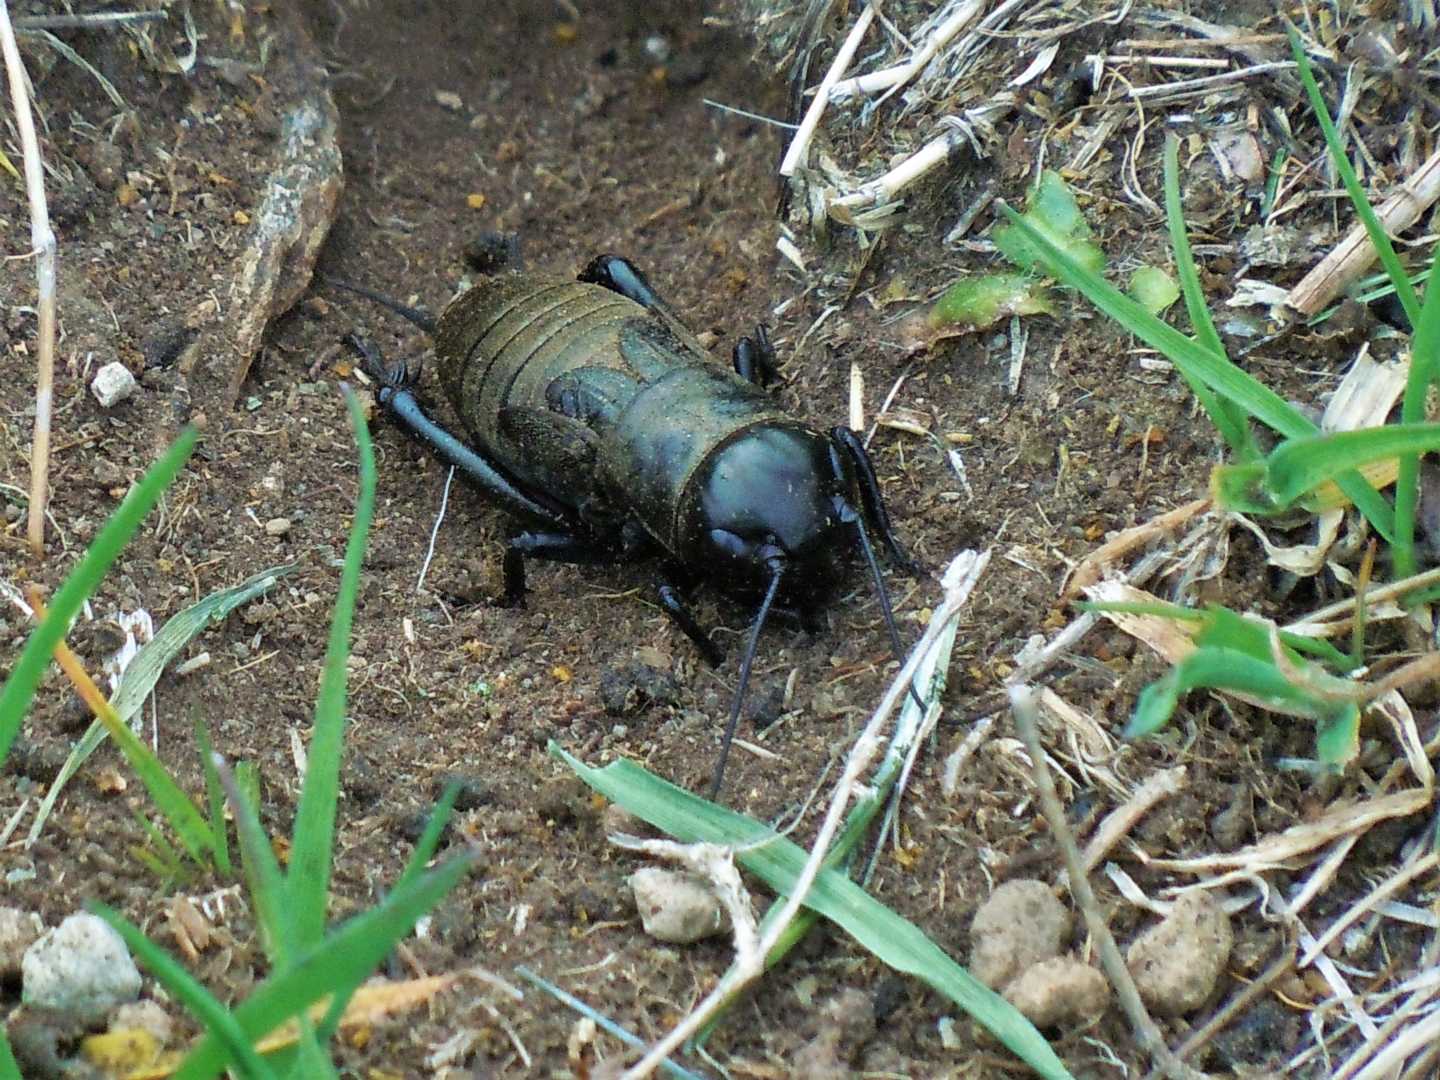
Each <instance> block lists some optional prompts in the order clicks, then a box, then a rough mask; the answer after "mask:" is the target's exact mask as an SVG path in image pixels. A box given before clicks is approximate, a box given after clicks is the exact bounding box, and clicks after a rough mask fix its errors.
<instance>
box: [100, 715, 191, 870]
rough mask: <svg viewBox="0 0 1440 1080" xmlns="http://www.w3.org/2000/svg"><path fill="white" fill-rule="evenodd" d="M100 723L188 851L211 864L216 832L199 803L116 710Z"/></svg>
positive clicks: (104, 717)
mask: <svg viewBox="0 0 1440 1080" xmlns="http://www.w3.org/2000/svg"><path fill="white" fill-rule="evenodd" d="M100 722H101V723H102V724H104V725H105V730H106V731H108V732H109V734H110V738H111V739H113V740H114V741H115V745H116V746H117V747H119V748H120V752H121V753H122V754H124V755H125V760H126V761H127V762H128V763H129V765H130V768H132V769H134V770H135V775H136V776H138V777H139V778H140V782H141V783H142V784H144V785H145V790H146V792H147V793H148V794H149V796H150V801H151V802H153V803H154V804H155V808H156V809H157V810H159V811H160V814H161V816H162V817H164V819H165V820H166V821H167V822H168V823H169V824H170V828H172V829H174V830H175V835H176V836H178V837H179V838H180V843H181V846H183V847H184V848H185V851H186V853H187V854H189V856H190V857H191V858H192V859H194V860H195V861H196V862H197V863H198V864H200V865H201V866H208V865H209V864H210V858H211V856H212V855H213V854H214V852H215V834H214V833H212V832H211V831H210V823H209V821H207V820H206V819H205V815H204V814H202V813H201V812H200V809H199V807H197V806H196V805H195V800H193V799H192V798H190V796H189V795H187V794H185V791H184V789H183V788H181V787H180V785H179V784H177V783H176V782H175V778H174V777H173V776H171V775H170V772H169V770H168V769H166V768H165V764H164V762H162V761H161V760H160V759H159V758H158V757H156V756H155V752H154V751H153V750H151V749H150V748H149V747H148V746H146V745H145V744H144V743H143V742H141V741H140V739H139V738H138V737H137V736H136V734H135V733H134V732H133V731H131V730H130V728H129V727H127V726H126V725H125V724H123V723H121V722H120V720H119V719H118V718H117V717H116V716H115V715H114V713H113V712H104V713H102V715H101V717H100Z"/></svg>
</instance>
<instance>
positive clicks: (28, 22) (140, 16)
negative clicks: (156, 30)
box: [15, 11, 170, 34]
mask: <svg viewBox="0 0 1440 1080" xmlns="http://www.w3.org/2000/svg"><path fill="white" fill-rule="evenodd" d="M169 17H170V15H169V12H165V11H94V12H90V13H89V14H85V15H21V16H20V17H19V18H17V19H16V20H15V29H16V30H17V31H18V32H19V33H22V34H23V33H26V32H28V31H31V30H104V29H107V28H109V27H114V26H124V25H125V24H126V23H143V22H164V21H165V20H166V19H168V18H169Z"/></svg>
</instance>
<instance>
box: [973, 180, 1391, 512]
mask: <svg viewBox="0 0 1440 1080" xmlns="http://www.w3.org/2000/svg"><path fill="white" fill-rule="evenodd" d="M1001 208H1002V209H1003V210H1004V212H1005V215H1006V217H1007V218H1008V219H1009V220H1010V221H1011V222H1013V223H1014V224H1015V226H1016V227H1017V228H1019V229H1020V230H1021V231H1022V232H1023V233H1024V234H1025V235H1026V237H1027V239H1029V240H1031V241H1032V242H1033V243H1034V244H1035V246H1036V247H1038V248H1039V249H1040V250H1041V251H1042V252H1043V254H1044V259H1045V265H1046V269H1047V270H1049V272H1050V273H1052V274H1053V275H1054V276H1055V277H1057V278H1059V279H1060V280H1061V281H1063V282H1064V283H1065V284H1066V285H1069V286H1071V287H1072V288H1074V289H1078V290H1079V291H1080V292H1082V293H1084V294H1085V297H1086V299H1088V300H1089V301H1090V302H1091V303H1092V304H1094V305H1095V306H1096V307H1097V308H1099V309H1100V310H1101V311H1103V312H1104V313H1105V314H1106V315H1108V316H1110V317H1111V318H1112V319H1114V320H1115V321H1116V322H1118V323H1120V324H1121V325H1122V326H1124V327H1125V329H1127V330H1129V331H1130V333H1132V334H1134V335H1135V336H1136V337H1138V338H1139V339H1140V340H1141V341H1144V342H1145V343H1146V344H1147V345H1149V346H1151V347H1152V348H1155V349H1158V350H1160V352H1161V353H1163V354H1164V355H1165V356H1166V357H1168V358H1169V359H1170V360H1171V361H1172V362H1173V363H1174V364H1175V366H1176V367H1178V368H1182V369H1184V368H1187V367H1188V368H1189V369H1190V370H1191V372H1192V374H1193V375H1194V376H1195V378H1196V379H1198V380H1199V381H1201V382H1204V383H1205V384H1206V385H1207V386H1209V387H1210V388H1211V389H1212V390H1214V391H1215V392H1216V393H1217V394H1219V395H1221V396H1222V397H1224V398H1227V399H1228V400H1230V401H1233V402H1235V403H1236V404H1237V405H1239V406H1240V407H1241V408H1242V409H1244V410H1245V411H1246V412H1248V413H1249V414H1250V415H1251V416H1253V417H1255V418H1256V419H1257V420H1259V421H1260V422H1261V423H1263V424H1265V425H1267V426H1268V427H1271V428H1273V429H1274V430H1276V431H1277V432H1279V433H1280V434H1281V435H1283V436H1285V437H1286V438H1290V439H1295V438H1301V437H1303V436H1306V435H1313V434H1315V432H1316V430H1317V429H1316V427H1315V425H1314V424H1313V423H1312V422H1311V421H1310V420H1309V419H1308V418H1306V417H1305V415H1304V414H1303V413H1301V412H1300V410H1298V409H1296V408H1295V406H1293V405H1291V404H1290V403H1289V402H1288V401H1286V400H1285V399H1284V398H1282V397H1280V395H1278V394H1276V393H1275V392H1274V391H1273V390H1271V389H1270V388H1269V387H1268V386H1266V385H1265V384H1263V383H1261V382H1260V381H1259V380H1258V379H1256V378H1255V377H1254V376H1252V375H1250V374H1249V373H1248V372H1245V371H1242V370H1241V369H1240V368H1238V367H1236V366H1235V365H1234V364H1233V363H1231V362H1230V360H1229V359H1228V358H1227V357H1225V356H1224V355H1217V354H1216V353H1213V352H1211V351H1210V350H1208V349H1204V348H1202V347H1201V346H1200V345H1199V343H1198V342H1195V341H1192V340H1191V339H1190V338H1188V337H1186V336H1185V335H1184V334H1182V333H1180V331H1178V330H1176V329H1175V328H1174V327H1172V326H1170V325H1169V324H1168V323H1165V322H1163V321H1162V320H1160V319H1157V318H1156V317H1155V316H1153V315H1151V314H1150V313H1149V312H1148V311H1146V310H1145V309H1144V308H1143V307H1141V306H1140V305H1139V304H1137V303H1136V302H1135V301H1134V300H1131V299H1130V298H1129V297H1128V296H1126V295H1125V294H1124V293H1122V292H1120V290H1118V289H1116V288H1115V287H1114V286H1112V285H1110V284H1109V282H1107V281H1105V280H1104V279H1103V278H1100V277H1098V276H1096V275H1095V274H1092V273H1090V272H1088V271H1086V270H1085V269H1083V268H1082V267H1080V266H1078V265H1077V264H1076V263H1075V262H1073V261H1072V260H1070V259H1068V258H1067V257H1066V256H1065V254H1064V253H1063V252H1062V251H1060V250H1059V249H1057V248H1056V247H1054V245H1052V244H1050V243H1049V241H1048V240H1046V238H1045V237H1044V236H1043V235H1042V234H1041V233H1039V232H1037V231H1036V230H1035V229H1033V228H1031V227H1030V225H1029V224H1028V223H1027V222H1026V221H1025V220H1024V219H1023V218H1021V217H1020V215H1018V214H1016V213H1015V211H1014V210H1012V209H1011V208H1010V207H1008V206H1003V205H1002V207H1001ZM1335 482H1336V483H1337V484H1338V485H1339V487H1340V490H1341V491H1343V492H1344V493H1345V494H1346V495H1347V496H1349V498H1350V501H1351V502H1353V503H1354V504H1355V507H1356V509H1358V510H1359V511H1360V512H1361V513H1362V514H1364V515H1365V517H1366V519H1367V520H1368V521H1369V522H1370V524H1371V525H1372V526H1373V527H1374V529H1375V531H1376V532H1378V533H1379V534H1380V535H1381V536H1382V537H1384V538H1385V539H1386V540H1387V541H1391V540H1393V539H1394V536H1395V515H1394V512H1393V511H1392V510H1391V508H1390V504H1389V503H1388V502H1387V501H1386V500H1385V498H1384V497H1383V496H1382V495H1381V494H1380V493H1379V492H1378V491H1376V490H1375V489H1374V488H1373V487H1372V486H1371V485H1370V482H1369V481H1368V480H1366V479H1365V478H1364V477H1363V476H1361V475H1360V474H1359V473H1353V472H1352V473H1346V474H1345V475H1343V476H1338V477H1336V478H1335Z"/></svg>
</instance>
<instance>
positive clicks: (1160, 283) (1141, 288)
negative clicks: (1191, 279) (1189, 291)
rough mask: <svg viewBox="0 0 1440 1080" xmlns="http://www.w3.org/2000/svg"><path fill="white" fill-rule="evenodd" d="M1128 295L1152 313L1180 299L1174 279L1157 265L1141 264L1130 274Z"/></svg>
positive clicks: (1154, 313)
mask: <svg viewBox="0 0 1440 1080" xmlns="http://www.w3.org/2000/svg"><path fill="white" fill-rule="evenodd" d="M1130 296H1131V297H1132V298H1133V299H1134V301H1135V302H1136V303H1137V304H1139V305H1140V306H1141V307H1143V308H1144V309H1145V310H1146V311H1148V312H1150V314H1152V315H1159V314H1160V312H1162V311H1164V310H1165V309H1166V308H1168V307H1169V306H1170V305H1171V304H1173V303H1175V301H1176V300H1179V299H1180V288H1179V286H1177V285H1176V284H1175V279H1174V278H1172V277H1171V276H1170V275H1169V274H1167V273H1166V272H1165V271H1164V270H1161V269H1160V267H1158V266H1142V267H1140V268H1139V269H1138V270H1136V271H1135V272H1134V273H1133V274H1131V275H1130Z"/></svg>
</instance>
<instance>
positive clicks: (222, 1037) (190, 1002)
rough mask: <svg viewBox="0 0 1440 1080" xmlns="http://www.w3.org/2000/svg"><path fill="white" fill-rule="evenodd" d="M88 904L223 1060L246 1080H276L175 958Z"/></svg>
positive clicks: (211, 997)
mask: <svg viewBox="0 0 1440 1080" xmlns="http://www.w3.org/2000/svg"><path fill="white" fill-rule="evenodd" d="M88 906H89V908H90V910H91V911H92V912H94V913H95V914H96V915H98V916H100V918H102V919H104V920H105V921H106V922H107V923H109V924H110V925H111V926H113V927H114V928H115V931H116V932H117V933H118V934H119V935H120V936H121V937H122V938H124V939H125V944H126V945H128V946H129V947H130V951H131V952H132V953H134V954H135V956H136V957H137V958H138V959H139V960H140V962H141V963H142V964H144V965H145V967H146V968H148V969H149V971H150V974H151V975H154V976H155V978H156V980H157V981H158V982H159V983H160V984H161V985H162V986H164V987H165V989H166V990H167V991H169V992H170V994H171V995H172V996H173V997H174V998H175V999H176V1000H177V1001H179V1002H180V1003H181V1004H182V1005H184V1006H185V1008H186V1010H187V1011H188V1012H189V1013H190V1015H192V1016H193V1017H195V1019H197V1020H199V1021H200V1023H202V1024H204V1025H205V1030H206V1031H207V1032H208V1033H209V1034H208V1035H207V1036H206V1038H207V1039H210V1040H213V1041H214V1042H215V1043H216V1044H217V1045H223V1046H224V1047H225V1053H224V1061H225V1062H226V1063H229V1064H232V1065H233V1066H234V1067H235V1069H236V1071H237V1072H238V1073H239V1074H240V1075H241V1076H242V1077H245V1078H246V1080H275V1074H274V1072H272V1071H271V1069H270V1066H268V1065H266V1064H265V1061H264V1059H263V1058H261V1056H260V1053H259V1051H257V1050H256V1049H255V1046H254V1040H253V1039H252V1038H251V1037H250V1036H249V1035H247V1034H246V1032H245V1031H244V1029H242V1028H241V1026H240V1024H239V1022H238V1021H237V1020H236V1018H235V1015H234V1014H233V1013H231V1012H230V1011H229V1010H227V1009H226V1008H225V1006H224V1005H222V1004H220V1002H219V1001H217V1000H216V999H215V997H214V995H212V994H211V993H210V991H208V990H206V989H205V987H203V986H201V985H200V983H199V982H198V981H197V980H196V979H195V978H194V976H192V975H191V974H190V973H189V972H188V971H186V970H185V969H184V968H183V967H181V966H180V964H179V963H178V962H177V961H176V960H175V959H174V957H172V956H171V955H170V954H169V953H167V952H166V951H165V950H164V949H162V948H161V947H160V946H159V945H156V944H155V943H154V942H153V941H151V940H150V939H149V938H148V937H146V936H145V935H144V933H142V932H141V930H140V928H139V927H137V926H135V925H133V924H132V923H131V922H130V921H129V920H128V919H126V918H125V917H124V916H123V915H121V914H120V913H119V912H118V911H114V910H112V909H110V908H108V907H106V906H105V905H104V904H99V903H94V902H92V903H91V904H90V905H88ZM217 1072H218V1070H217Z"/></svg>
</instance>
